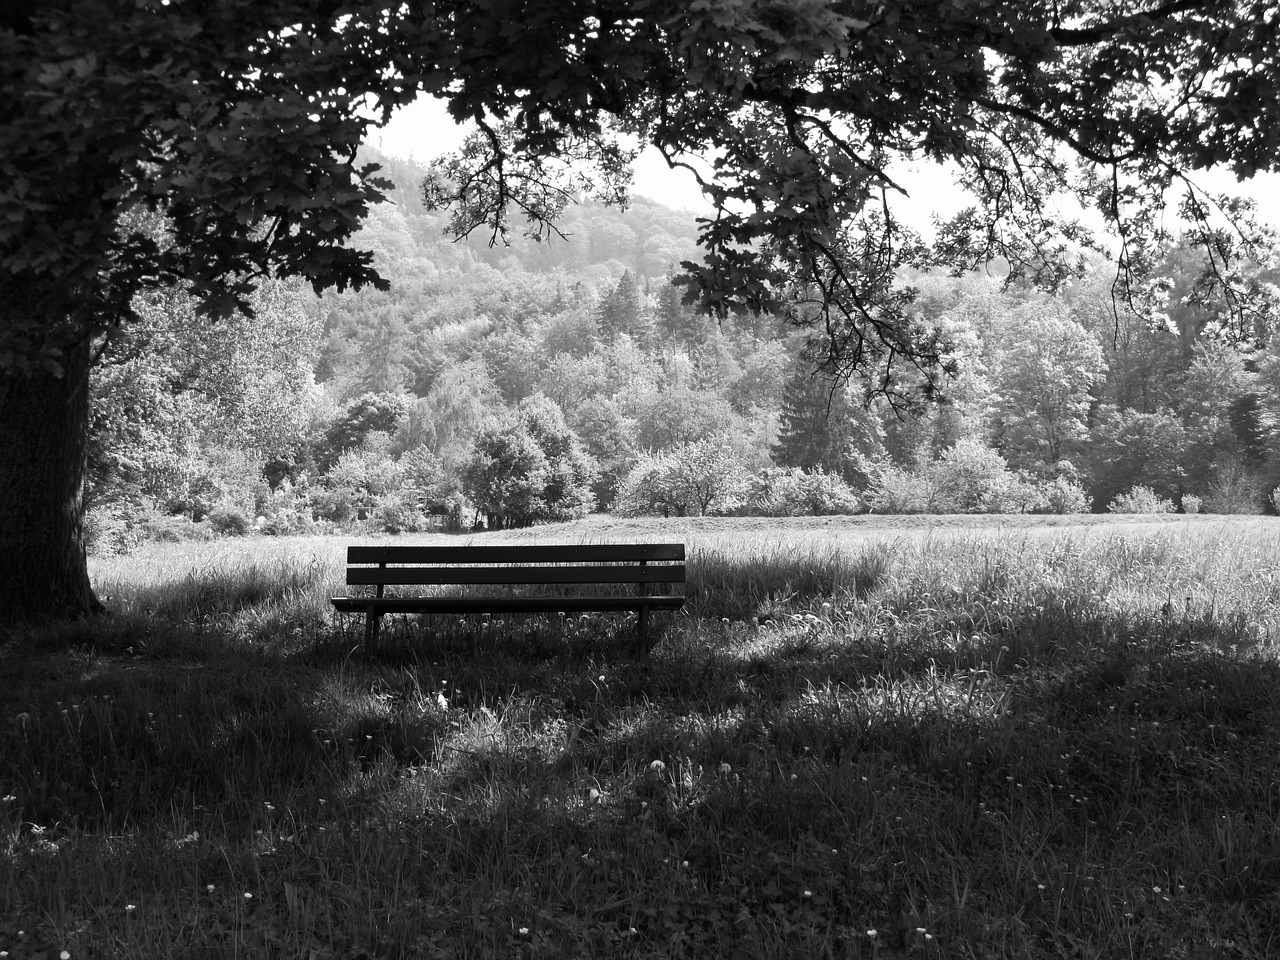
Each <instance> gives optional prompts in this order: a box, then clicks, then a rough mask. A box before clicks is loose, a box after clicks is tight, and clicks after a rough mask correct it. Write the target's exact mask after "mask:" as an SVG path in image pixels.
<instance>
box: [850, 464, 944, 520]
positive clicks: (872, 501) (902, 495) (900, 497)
mask: <svg viewBox="0 0 1280 960" xmlns="http://www.w3.org/2000/svg"><path fill="white" fill-rule="evenodd" d="M861 469H862V470H863V472H865V473H866V474H867V478H868V481H869V483H868V486H867V491H866V496H867V504H868V506H870V508H871V510H872V512H874V513H925V512H926V511H928V510H930V508H931V507H932V505H933V501H934V498H935V495H936V491H935V490H934V489H933V486H932V483H931V482H930V480H929V478H928V477H926V476H924V475H923V474H920V473H917V472H915V471H914V470H909V469H907V468H906V467H899V466H897V465H896V464H893V463H890V462H889V461H887V460H869V461H866V462H865V463H864V464H863V466H862V468H861Z"/></svg>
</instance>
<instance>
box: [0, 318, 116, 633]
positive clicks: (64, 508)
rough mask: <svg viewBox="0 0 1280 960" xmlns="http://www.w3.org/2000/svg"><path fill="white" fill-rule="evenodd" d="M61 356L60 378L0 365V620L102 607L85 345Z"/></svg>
mask: <svg viewBox="0 0 1280 960" xmlns="http://www.w3.org/2000/svg"><path fill="white" fill-rule="evenodd" d="M0 319H2V318H0ZM60 361H61V363H62V366H63V371H62V375H61V376H58V375H55V374H54V373H53V372H51V371H50V370H47V369H45V368H43V367H41V368H37V369H36V370H34V371H32V372H31V373H27V374H24V373H19V372H15V371H12V370H0V625H16V624H18V623H22V622H25V621H37V620H47V619H59V620H69V619H77V618H80V617H84V616H87V615H89V614H92V613H96V612H97V611H99V610H101V604H99V603H98V600H97V598H96V597H95V596H94V595H93V590H92V589H91V588H90V586H89V570H88V564H87V562H86V558H85V542H84V474H85V449H86V444H87V438H88V427H89V366H90V346H89V343H88V342H87V341H86V342H84V343H82V344H80V345H79V346H76V347H72V348H71V349H70V350H68V351H65V352H64V353H63V354H62V356H61V358H60Z"/></svg>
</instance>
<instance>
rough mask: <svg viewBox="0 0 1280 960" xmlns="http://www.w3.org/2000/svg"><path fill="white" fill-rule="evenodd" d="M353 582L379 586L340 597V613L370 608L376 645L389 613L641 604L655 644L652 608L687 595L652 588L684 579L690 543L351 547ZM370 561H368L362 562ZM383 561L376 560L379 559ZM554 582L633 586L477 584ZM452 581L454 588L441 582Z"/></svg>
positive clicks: (367, 638) (368, 625)
mask: <svg viewBox="0 0 1280 960" xmlns="http://www.w3.org/2000/svg"><path fill="white" fill-rule="evenodd" d="M347 563H348V567H347V583H348V584H350V585H352V586H364V587H371V586H376V587H377V588H378V589H377V595H376V596H373V597H367V596H366V597H362V596H355V597H351V596H348V597H333V598H331V599H332V603H333V606H334V608H335V609H336V610H338V611H339V612H341V613H363V614H364V615H365V630H364V642H365V647H366V649H370V650H371V649H373V646H374V643H375V642H376V640H377V637H378V627H379V623H380V622H381V620H382V617H383V616H384V615H386V614H396V613H401V614H407V613H419V614H435V613H441V614H445V613H455V614H458V613H461V614H474V613H487V614H490V615H494V614H497V615H502V614H507V613H557V612H559V613H567V612H569V611H579V610H592V611H611V612H623V611H627V612H630V611H634V612H635V613H636V615H637V618H636V628H637V634H638V636H639V640H640V645H641V648H642V649H644V650H646V651H647V650H648V623H649V614H650V612H651V611H654V610H679V609H680V608H681V607H682V606H683V605H684V597H683V596H679V595H672V594H670V593H663V594H658V595H655V594H654V593H652V592H651V591H653V590H654V588H655V585H663V586H667V585H670V584H683V583H684V582H685V566H684V544H683V543H589V544H534V545H531V544H516V545H511V544H501V545H485V546H427V547H422V546H401V545H397V546H352V547H348V548H347ZM362 564H363V566H361V565H362ZM373 564H376V566H372V565H373ZM533 584H554V585H560V586H562V587H573V588H576V587H588V588H591V587H594V588H596V590H597V591H598V590H599V588H601V587H603V586H605V585H608V586H609V587H610V588H611V589H613V590H618V589H619V588H622V589H626V588H627V587H630V588H631V589H630V590H628V592H627V593H625V594H618V593H606V594H605V595H603V596H601V595H595V594H593V593H591V592H587V593H582V592H580V591H578V590H576V589H574V590H571V592H573V593H574V594H575V595H574V596H570V597H565V596H556V595H555V592H556V591H551V592H548V591H546V590H541V591H538V592H537V593H536V594H535V595H532V596H528V595H525V596H522V595H521V591H520V590H513V591H507V592H502V591H501V589H499V592H498V593H496V594H495V593H493V592H491V591H485V592H483V593H477V592H475V591H470V590H467V588H468V587H473V586H477V585H485V586H494V587H498V588H501V587H502V586H508V587H519V586H524V585H533ZM388 586H390V587H414V586H417V587H422V588H424V589H422V590H421V591H420V593H421V594H423V595H420V596H405V595H404V591H403V590H401V591H400V592H399V593H400V595H398V596H385V595H383V594H384V588H385V587H388ZM441 586H448V587H450V588H451V589H450V590H449V592H448V593H441V592H439V590H438V588H439V587H441Z"/></svg>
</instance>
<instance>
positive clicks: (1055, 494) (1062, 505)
mask: <svg viewBox="0 0 1280 960" xmlns="http://www.w3.org/2000/svg"><path fill="white" fill-rule="evenodd" d="M1040 495H1041V498H1042V502H1043V507H1042V509H1043V510H1044V512H1045V513H1088V512H1089V510H1090V509H1092V507H1093V503H1092V501H1091V500H1090V499H1089V495H1088V494H1087V493H1085V492H1084V487H1082V486H1080V484H1079V482H1078V481H1076V480H1072V479H1071V478H1070V477H1054V478H1053V479H1052V480H1049V481H1047V482H1045V483H1042V484H1041V485H1040Z"/></svg>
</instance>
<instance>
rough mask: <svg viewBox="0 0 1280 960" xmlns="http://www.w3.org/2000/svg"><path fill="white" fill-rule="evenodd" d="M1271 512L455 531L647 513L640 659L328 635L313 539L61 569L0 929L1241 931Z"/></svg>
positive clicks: (1077, 935)
mask: <svg viewBox="0 0 1280 960" xmlns="http://www.w3.org/2000/svg"><path fill="white" fill-rule="evenodd" d="M1278 533H1280V520H1276V519H1273V518H1247V519H1246V518H1221V517H1209V516H1197V517H1151V518H1144V517H1124V518H1121V517H1091V516H1090V517H1064V518H1027V517H980V518H973V517H964V518H936V517H921V518H870V517H857V518H831V519H829V520H828V519H826V518H817V519H809V520H795V521H791V520H786V521H774V520H747V519H701V518H698V519H682V520H673V521H668V522H655V521H608V520H592V521H588V522H584V523H580V524H571V525H564V526H560V527H554V528H539V529H536V530H530V531H515V532H511V533H505V534H495V535H484V536H479V537H476V538H475V539H476V540H477V541H478V542H488V541H494V540H498V539H527V538H533V539H538V540H545V541H548V542H551V541H556V542H574V541H583V540H608V539H626V540H632V539H636V540H671V539H677V540H684V541H685V542H686V543H687V544H688V545H689V583H688V585H687V595H688V597H689V603H688V604H687V605H686V608H685V611H684V612H682V613H681V614H679V615H676V616H673V617H666V618H665V619H664V618H662V617H659V618H657V626H658V627H659V633H660V639H659V641H658V644H657V646H656V647H655V649H654V650H653V652H652V654H651V655H650V656H649V658H648V659H638V658H637V657H635V656H634V655H633V654H631V653H630V652H629V647H630V642H631V638H632V629H633V628H632V624H631V621H630V618H626V617H617V616H587V617H583V618H570V619H567V620H561V619H553V620H549V621H548V620H538V619H528V620H512V621H510V622H506V623H503V622H499V621H477V622H469V621H462V620H460V619H456V618H455V619H447V620H437V621H429V620H418V619H411V620H409V621H403V622H399V623H396V624H395V625H393V626H392V627H391V628H390V629H388V630H387V631H386V634H387V636H386V646H385V648H384V649H382V650H380V651H379V653H378V654H377V655H376V656H368V655H366V654H365V653H364V652H363V651H361V650H360V649H359V648H358V645H357V643H356V641H357V638H358V635H359V633H360V629H359V624H358V623H356V622H351V623H347V624H340V623H337V622H336V621H335V619H334V617H333V615H332V614H331V608H330V606H329V603H328V597H329V596H330V594H331V593H333V592H336V591H340V590H341V589H342V587H341V581H342V566H343V549H344V547H345V546H346V543H347V541H345V540H340V539H332V538H331V539H320V538H309V539H280V540H271V539H252V540H240V541H235V540H226V541H218V542H214V543H202V544H165V545H155V546H153V547H149V548H147V549H146V550H144V551H142V552H140V553H139V554H136V555H134V556H130V557H123V558H110V559H100V560H95V561H94V562H93V563H92V565H91V567H92V574H93V576H94V579H95V584H96V586H97V589H98V590H99V592H100V594H101V595H102V596H103V597H104V598H109V599H107V603H108V606H109V607H110V608H111V610H112V613H111V615H110V616H108V617H106V618H103V619H102V620H100V621H98V622H95V623H90V624H76V625H69V626H65V627H61V628H57V629H50V630H45V631H40V632H29V633H24V634H23V635H21V636H17V637H14V638H12V639H10V640H9V641H8V642H7V643H4V644H3V645H0V954H7V957H10V958H14V960H17V958H25V957H32V958H43V957H59V956H60V955H62V954H64V953H65V954H66V955H68V956H70V957H72V958H83V957H126V958H153V957H175V958H178V957H184V958H207V960H213V958H223V957H227V958H231V957H270V958H307V960H311V958H315V960H322V958H356V957H370V958H372V957H405V958H408V957H424V958H435V957H442V958H443V957H450V958H452V957H596V956H608V957H613V956H620V957H655V958H656V957H717V956H723V957H748V958H750V957H881V958H896V957H940V958H942V957H945V958H951V957H956V958H979V960H989V958H1042V957H1043V958H1131V957H1153V958H1165V957H1170V958H1194V960H1198V958H1210V957H1223V958H1236V957H1239V958H1268V957H1276V956H1280V746H1277V744H1280V738H1278V737H1277V733H1278V732H1280V709H1278V708H1280V693H1278V690H1280V687H1278V685H1277V681H1278V680H1280V665H1278V663H1277V649H1278V645H1280V538H1278V537H1277V534H1278ZM426 539H430V538H427V537H413V538H407V537H406V538H400V542H412V541H414V540H426ZM436 539H440V540H442V541H443V540H447V541H448V542H454V543H461V542H465V540H466V538H458V537H452V538H446V537H443V536H441V537H438V538H436Z"/></svg>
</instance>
